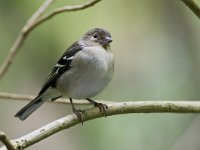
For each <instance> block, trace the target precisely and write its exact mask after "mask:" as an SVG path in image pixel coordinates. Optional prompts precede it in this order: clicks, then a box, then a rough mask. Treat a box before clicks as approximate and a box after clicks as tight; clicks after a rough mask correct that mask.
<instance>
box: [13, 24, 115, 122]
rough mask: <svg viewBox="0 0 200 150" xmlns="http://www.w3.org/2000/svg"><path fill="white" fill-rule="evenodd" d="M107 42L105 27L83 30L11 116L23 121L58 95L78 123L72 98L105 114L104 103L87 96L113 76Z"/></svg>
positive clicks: (100, 89)
mask: <svg viewBox="0 0 200 150" xmlns="http://www.w3.org/2000/svg"><path fill="white" fill-rule="evenodd" d="M111 42H112V38H111V35H110V33H109V32H108V31H106V30H105V29H102V28H94V29H92V30H89V31H88V32H86V33H85V34H84V35H83V36H82V37H81V38H80V39H79V40H78V41H76V42H75V43H74V44H72V45H71V46H70V47H69V48H68V49H67V50H66V51H65V52H64V54H63V55H62V57H61V58H60V59H59V60H58V62H57V63H56V64H55V66H54V68H53V69H52V71H51V72H50V73H49V75H48V76H47V79H46V81H45V83H44V84H43V86H42V89H41V90H40V92H39V94H38V96H37V97H36V98H35V99H34V100H32V101H31V102H30V103H28V104H27V105H26V106H25V107H23V108H22V109H21V110H20V111H19V112H18V113H17V114H16V115H15V117H18V118H19V119H20V120H25V119H26V118H27V117H28V116H29V115H30V114H32V113H33V112H34V111H35V110H36V109H37V108H39V107H40V106H41V105H42V104H43V103H44V102H45V101H48V100H50V101H55V100H56V99H58V98H60V97H67V98H69V100H70V103H71V106H72V110H73V112H74V113H75V114H76V115H77V117H78V118H79V120H80V121H81V122H82V123H83V121H82V117H81V112H82V110H77V109H76V108H75V106H74V104H73V99H86V100H87V101H89V102H90V103H91V104H93V105H94V106H96V107H99V109H100V111H103V112H104V113H105V115H106V109H107V105H105V104H102V103H98V102H96V101H94V100H92V99H90V98H91V97H93V96H95V95H97V94H98V93H100V92H101V91H102V90H103V89H104V88H105V87H106V86H107V85H108V83H109V82H110V81H111V79H112V77H113V73H114V56H113V54H112V52H111V49H110V43H111Z"/></svg>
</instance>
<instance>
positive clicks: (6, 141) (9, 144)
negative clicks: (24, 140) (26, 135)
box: [0, 131, 16, 150]
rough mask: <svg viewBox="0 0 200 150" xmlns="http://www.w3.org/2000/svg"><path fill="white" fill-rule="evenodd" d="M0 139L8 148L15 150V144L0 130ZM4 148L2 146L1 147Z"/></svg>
mask: <svg viewBox="0 0 200 150" xmlns="http://www.w3.org/2000/svg"><path fill="white" fill-rule="evenodd" d="M0 141H2V143H3V144H4V145H5V146H6V148H7V149H8V150H16V149H15V145H13V143H12V142H11V141H10V139H9V138H8V137H7V136H6V134H5V133H3V132H1V131H0ZM3 149H4V148H3Z"/></svg>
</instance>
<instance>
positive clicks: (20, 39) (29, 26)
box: [0, 0, 101, 79]
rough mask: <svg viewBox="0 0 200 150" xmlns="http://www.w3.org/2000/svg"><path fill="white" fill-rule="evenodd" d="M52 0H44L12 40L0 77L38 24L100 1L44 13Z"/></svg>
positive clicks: (0, 69)
mask: <svg viewBox="0 0 200 150" xmlns="http://www.w3.org/2000/svg"><path fill="white" fill-rule="evenodd" d="M53 1H54V0H46V1H45V2H44V3H43V5H42V6H41V7H40V8H39V9H38V10H37V11H36V12H35V13H34V14H33V16H32V17H31V18H30V19H29V21H28V22H27V23H26V25H25V26H24V27H23V29H22V30H21V32H20V33H19V35H18V36H17V39H16V41H15V42H14V44H13V46H12V47H11V49H10V50H9V52H8V54H7V56H6V58H5V60H4V62H3V64H2V65H1V66H0V79H1V78H2V77H3V76H4V75H5V73H6V72H7V71H8V69H9V67H10V66H11V64H12V62H13V60H14V58H15V57H16V55H17V53H18V52H19V49H20V48H21V47H22V45H23V43H24V41H25V39H26V38H27V35H28V34H29V33H30V32H31V31H32V30H33V29H34V28H35V27H37V26H38V25H40V24H41V23H44V22H45V21H47V20H48V19H50V18H52V17H53V16H55V15H57V14H59V13H62V12H67V11H76V10H82V9H85V8H88V7H91V6H93V5H95V4H96V3H98V2H100V1H101V0H92V1H90V2H87V3H85V4H82V5H75V6H65V7H61V8H57V9H55V10H54V11H52V12H50V13H49V14H47V15H44V16H42V15H43V14H44V12H45V10H46V9H47V7H48V6H49V5H50V4H51V3H52V2H53Z"/></svg>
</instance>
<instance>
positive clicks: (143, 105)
mask: <svg viewBox="0 0 200 150" xmlns="http://www.w3.org/2000/svg"><path fill="white" fill-rule="evenodd" d="M128 113H200V102H199V101H135V102H121V103H114V104H109V105H108V109H107V115H108V116H112V115H117V114H128ZM100 117H104V113H103V112H100V111H99V109H98V108H92V109H88V110H85V112H84V114H83V116H82V118H83V121H88V120H93V119H96V118H100ZM79 123H80V121H79V119H78V118H77V116H76V115H75V114H70V115H68V116H66V117H63V118H60V119H58V120H56V121H54V122H51V123H49V124H47V125H45V126H43V127H41V128H39V129H37V130H35V131H33V132H31V133H29V134H27V135H25V136H22V137H20V138H18V139H15V140H12V141H11V143H12V145H14V146H15V147H17V148H18V149H20V150H21V149H25V148H27V147H29V146H31V145H33V144H35V143H37V142H39V141H41V140H43V139H45V138H47V137H49V136H51V135H53V134H55V133H57V132H59V131H62V130H64V129H68V128H70V127H73V126H75V125H77V124H79ZM4 149H5V147H2V148H0V150H4Z"/></svg>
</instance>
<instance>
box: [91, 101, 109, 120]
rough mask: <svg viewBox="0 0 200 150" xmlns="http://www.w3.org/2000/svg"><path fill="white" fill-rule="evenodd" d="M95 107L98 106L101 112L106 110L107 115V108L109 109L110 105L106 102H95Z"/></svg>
mask: <svg viewBox="0 0 200 150" xmlns="http://www.w3.org/2000/svg"><path fill="white" fill-rule="evenodd" d="M94 106H95V107H98V108H99V110H100V112H104V114H105V117H107V109H108V106H107V105H106V104H103V103H97V102H96V103H95V104H94Z"/></svg>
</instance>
